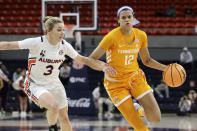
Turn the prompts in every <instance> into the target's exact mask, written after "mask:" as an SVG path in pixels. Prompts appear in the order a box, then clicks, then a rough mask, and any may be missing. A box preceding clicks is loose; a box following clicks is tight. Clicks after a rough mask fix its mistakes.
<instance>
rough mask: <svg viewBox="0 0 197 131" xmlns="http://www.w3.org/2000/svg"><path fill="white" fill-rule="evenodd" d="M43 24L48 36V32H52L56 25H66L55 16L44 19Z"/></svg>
mask: <svg viewBox="0 0 197 131" xmlns="http://www.w3.org/2000/svg"><path fill="white" fill-rule="evenodd" d="M42 22H43V23H44V33H45V34H46V33H47V32H46V31H47V30H50V31H51V30H52V29H53V27H54V25H55V24H57V23H64V22H63V20H61V19H60V18H59V17H53V16H46V17H44V18H43V19H42Z"/></svg>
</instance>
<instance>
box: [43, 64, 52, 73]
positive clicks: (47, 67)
mask: <svg viewBox="0 0 197 131" xmlns="http://www.w3.org/2000/svg"><path fill="white" fill-rule="evenodd" d="M46 69H47V72H46V73H45V72H44V73H43V75H50V74H51V73H52V70H53V66H52V65H48V66H46Z"/></svg>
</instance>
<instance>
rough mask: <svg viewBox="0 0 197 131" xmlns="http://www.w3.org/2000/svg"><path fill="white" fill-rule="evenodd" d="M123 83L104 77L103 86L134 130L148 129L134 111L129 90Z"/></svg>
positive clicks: (145, 130)
mask: <svg viewBox="0 0 197 131" xmlns="http://www.w3.org/2000/svg"><path fill="white" fill-rule="evenodd" d="M125 85H126V84H125V83H123V82H111V81H109V80H107V79H105V88H106V90H107V92H108V94H109V96H110V98H111V100H112V102H113V103H114V105H115V106H116V107H117V108H118V110H119V111H120V112H121V113H122V115H123V116H124V118H125V119H126V120H127V121H128V122H129V123H130V124H131V125H132V127H133V128H134V129H135V131H149V129H148V128H147V127H146V125H145V123H144V122H143V120H142V119H141V117H140V116H139V114H138V112H137V111H136V109H135V107H134V105H133V101H132V98H131V92H130V90H128V89H129V88H127V87H125Z"/></svg>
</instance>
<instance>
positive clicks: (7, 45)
mask: <svg viewBox="0 0 197 131" xmlns="http://www.w3.org/2000/svg"><path fill="white" fill-rule="evenodd" d="M17 49H19V46H18V41H13V42H7V41H3V42H0V50H17Z"/></svg>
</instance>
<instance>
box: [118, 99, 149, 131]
mask: <svg viewBox="0 0 197 131" xmlns="http://www.w3.org/2000/svg"><path fill="white" fill-rule="evenodd" d="M117 108H118V110H119V111H120V112H121V113H122V115H123V116H124V117H125V119H126V120H127V121H128V122H129V123H130V124H131V125H132V127H133V128H134V129H135V131H149V129H148V128H147V127H146V125H145V123H144V122H143V120H142V119H141V118H140V116H139V114H138V112H137V111H136V109H135V107H134V105H133V101H132V99H131V97H130V98H128V99H127V100H126V101H125V102H123V103H122V104H120V105H119V106H118V107H117Z"/></svg>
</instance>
